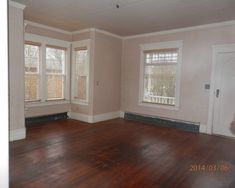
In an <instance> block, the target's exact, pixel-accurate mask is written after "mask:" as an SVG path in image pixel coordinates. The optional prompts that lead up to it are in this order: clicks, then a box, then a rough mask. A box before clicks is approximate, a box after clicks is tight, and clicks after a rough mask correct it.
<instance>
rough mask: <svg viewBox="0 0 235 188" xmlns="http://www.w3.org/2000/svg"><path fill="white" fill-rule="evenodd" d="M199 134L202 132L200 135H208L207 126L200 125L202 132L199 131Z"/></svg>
mask: <svg viewBox="0 0 235 188" xmlns="http://www.w3.org/2000/svg"><path fill="white" fill-rule="evenodd" d="M199 132H200V133H205V134H207V132H206V125H204V124H200V130H199Z"/></svg>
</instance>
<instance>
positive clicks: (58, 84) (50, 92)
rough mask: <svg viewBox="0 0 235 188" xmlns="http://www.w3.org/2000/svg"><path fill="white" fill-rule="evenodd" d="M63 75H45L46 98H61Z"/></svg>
mask: <svg viewBox="0 0 235 188" xmlns="http://www.w3.org/2000/svg"><path fill="white" fill-rule="evenodd" d="M63 85H64V76H62V75H47V99H62V98H64V96H63V90H64V88H63Z"/></svg>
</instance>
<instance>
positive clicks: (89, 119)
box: [69, 111, 124, 123]
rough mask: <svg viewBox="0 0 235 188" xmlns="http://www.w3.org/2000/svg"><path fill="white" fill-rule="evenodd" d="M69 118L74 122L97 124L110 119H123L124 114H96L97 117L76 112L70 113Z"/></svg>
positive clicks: (117, 112) (118, 112)
mask: <svg viewBox="0 0 235 188" xmlns="http://www.w3.org/2000/svg"><path fill="white" fill-rule="evenodd" d="M69 117H70V118H71V119H75V120H79V121H83V122H87V123H97V122H100V121H106V120H110V119H115V118H119V117H124V113H122V112H120V111H116V112H108V113H104V114H97V115H94V116H91V115H87V114H81V113H77V112H70V114H69Z"/></svg>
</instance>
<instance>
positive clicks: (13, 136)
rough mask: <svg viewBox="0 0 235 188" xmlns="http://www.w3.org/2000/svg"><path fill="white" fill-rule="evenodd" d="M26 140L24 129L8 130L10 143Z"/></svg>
mask: <svg viewBox="0 0 235 188" xmlns="http://www.w3.org/2000/svg"><path fill="white" fill-rule="evenodd" d="M25 138H26V128H21V129H14V130H10V141H16V140H21V139H25Z"/></svg>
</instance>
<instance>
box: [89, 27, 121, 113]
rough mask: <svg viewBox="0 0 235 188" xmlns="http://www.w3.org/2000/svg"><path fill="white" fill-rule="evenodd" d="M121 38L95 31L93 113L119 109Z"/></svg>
mask: <svg viewBox="0 0 235 188" xmlns="http://www.w3.org/2000/svg"><path fill="white" fill-rule="evenodd" d="M121 56H122V40H121V39H118V38H115V37H113V36H109V35H105V34H102V33H99V32H96V33H95V51H94V88H93V115H97V114H103V113H108V112H116V111H119V110H120V89H121V87H120V86H121Z"/></svg>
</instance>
